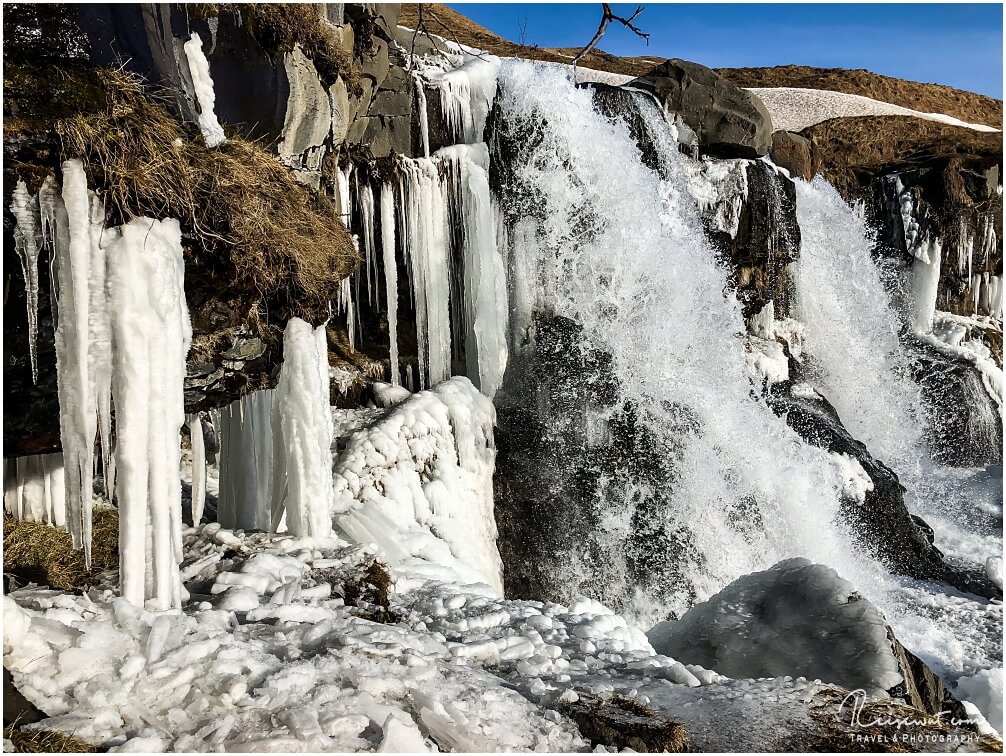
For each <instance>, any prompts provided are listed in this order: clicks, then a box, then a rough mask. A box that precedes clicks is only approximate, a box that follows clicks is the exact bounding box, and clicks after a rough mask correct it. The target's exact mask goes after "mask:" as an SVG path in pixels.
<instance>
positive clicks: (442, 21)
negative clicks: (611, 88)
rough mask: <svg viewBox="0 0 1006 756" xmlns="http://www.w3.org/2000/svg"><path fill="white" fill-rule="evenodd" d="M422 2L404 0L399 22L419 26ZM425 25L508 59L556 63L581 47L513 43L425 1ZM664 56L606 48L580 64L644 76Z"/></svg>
mask: <svg viewBox="0 0 1006 756" xmlns="http://www.w3.org/2000/svg"><path fill="white" fill-rule="evenodd" d="M419 7H420V4H419V3H402V15H401V17H400V18H399V24H401V25H402V26H406V27H408V28H409V29H415V28H417V26H418V25H419ZM422 8H423V28H424V29H425V30H426V31H428V32H429V33H430V34H436V35H438V36H440V37H443V38H444V39H447V40H450V41H452V42H458V43H460V44H462V45H468V46H469V47H477V48H479V49H481V50H485V51H486V52H489V53H492V54H493V55H499V56H501V57H507V58H525V59H526V60H546V61H551V62H553V63H570V62H572V60H573V57H574V56H575V55H576V54H577V53H578V52H579V49H570V48H563V49H555V48H549V47H538V46H536V45H521V44H518V43H516V42H510V41H509V40H506V39H503V37H501V36H499V35H498V34H495V33H493V32H491V31H489V30H488V29H486V28H485V27H484V26H480V25H479V24H477V23H475V22H474V21H472V20H471V19H470V18H466V17H465V16H463V15H461V14H460V13H458V12H457V11H455V10H452V9H451V8H448V7H447V6H446V5H435V4H431V3H423V4H422ZM587 41H588V40H586V39H585V40H584V41H583V42H584V44H586V43H587ZM663 60H664V58H655V57H646V58H620V57H618V56H617V55H611V54H610V53H606V52H604V51H603V50H596V49H595V50H591V51H590V53H588V54H587V55H586V56H584V58H583V60H582V61H581V62H580V65H581V66H583V67H584V68H593V69H595V70H597V71H610V72H611V73H618V74H626V75H628V76H641V75H642V74H644V73H646V72H648V71H649V70H650V69H652V68H653V67H654V66H655V65H657V64H658V63H661V62H662V61H663Z"/></svg>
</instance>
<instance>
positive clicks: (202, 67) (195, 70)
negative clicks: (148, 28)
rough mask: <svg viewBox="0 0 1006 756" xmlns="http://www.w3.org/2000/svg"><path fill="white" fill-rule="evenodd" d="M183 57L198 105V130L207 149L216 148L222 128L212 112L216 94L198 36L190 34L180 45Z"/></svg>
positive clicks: (221, 135)
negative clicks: (186, 63)
mask: <svg viewBox="0 0 1006 756" xmlns="http://www.w3.org/2000/svg"><path fill="white" fill-rule="evenodd" d="M182 49H183V50H185V57H186V58H188V61H189V73H190V74H191V76H192V88H193V89H194V90H195V94H196V101H197V102H198V103H199V130H200V131H202V132H203V139H205V140H206V146H207V147H216V146H217V145H218V144H221V143H222V142H223V141H224V139H225V137H224V130H223V127H221V126H220V122H219V121H218V120H217V115H216V113H215V112H214V110H213V106H214V105H215V103H216V99H217V97H216V94H215V93H214V92H213V78H212V77H211V76H210V64H209V61H207V60H206V56H205V55H203V41H202V39H200V38H199V35H198V34H196V33H195V32H192V36H191V37H189V41H188V42H186V43H185V44H184V45H182Z"/></svg>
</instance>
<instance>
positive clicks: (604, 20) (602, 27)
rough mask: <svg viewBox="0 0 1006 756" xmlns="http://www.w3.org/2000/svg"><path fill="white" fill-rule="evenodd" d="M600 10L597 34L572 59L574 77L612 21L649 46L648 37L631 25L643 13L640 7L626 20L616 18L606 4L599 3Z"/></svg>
mask: <svg viewBox="0 0 1006 756" xmlns="http://www.w3.org/2000/svg"><path fill="white" fill-rule="evenodd" d="M601 8H602V9H603V10H604V13H603V14H602V15H601V23H600V24H598V26H597V32H595V34H594V37H593V39H591V40H590V42H588V43H587V44H586V45H585V46H584V48H583V49H582V50H580V52H578V53H577V54H576V57H575V58H573V75H574V76H575V75H576V65H577V64H578V63H579V62H580V61H581V60H582V59H583V58H584V56H585V55H587V53H589V52H590V51H591V50H593V49H594V47H596V46H597V43H598V42H600V41H601V37H603V36H604V33H605V32H606V31H607V30H608V24H610V23H611V22H612V21H617V22H618V23H620V24H621V25H622V26H624V27H625V28H626V29H628V30H629V31H631V32H632V33H633V34H635V35H636V36H637V37H641V38H642V39H644V40H646V44H647V45H649V44H650V35H649V34H647V33H646V32H644V31H642V30H641V29H639V28H638V27H637V26H636V25H635V24H634V23H633V22H634V21H635V20H636V18H638V17H639V14H640V13H642V12H643V6H642V5H637V6H636V10H635V11H634V12H633V14H632V15H631V16H629V17H628V18H622V17H621V16H616V15H615V13H614V12H613V11H612V10H611V5H609V4H608V3H601Z"/></svg>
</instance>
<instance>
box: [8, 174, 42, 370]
mask: <svg viewBox="0 0 1006 756" xmlns="http://www.w3.org/2000/svg"><path fill="white" fill-rule="evenodd" d="M10 212H11V215H13V216H14V220H15V221H16V222H17V225H16V226H15V228H14V246H15V249H16V250H17V254H18V257H19V258H20V259H21V272H22V274H23V275H24V284H25V297H26V299H27V306H28V354H29V357H30V359H31V378H32V381H34V382H35V383H38V351H37V350H38V253H39V248H38V226H39V207H38V198H37V197H34V196H32V195H31V194H29V193H28V187H27V186H26V185H25V183H24V181H22V180H20V179H19V180H18V182H17V186H16V187H14V194H13V198H12V200H11V205H10Z"/></svg>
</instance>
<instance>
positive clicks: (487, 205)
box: [438, 143, 509, 399]
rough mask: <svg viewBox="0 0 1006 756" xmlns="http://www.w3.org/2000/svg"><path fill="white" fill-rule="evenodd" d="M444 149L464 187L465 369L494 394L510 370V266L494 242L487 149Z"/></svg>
mask: <svg viewBox="0 0 1006 756" xmlns="http://www.w3.org/2000/svg"><path fill="white" fill-rule="evenodd" d="M441 152H442V153H445V157H446V158H448V159H451V160H453V161H454V162H455V175H456V176H457V177H458V183H459V189H460V202H461V210H462V218H463V225H462V244H463V250H462V251H463V259H464V270H465V275H464V283H465V297H464V298H465V301H464V313H465V320H466V323H465V328H464V332H465V334H466V337H465V355H466V359H467V363H468V364H467V372H468V375H469V376H470V377H471V378H472V380H473V381H475V382H476V383H477V385H478V388H479V389H480V390H481V391H482V393H483V394H485V395H486V396H488V397H489V398H490V399H491V398H492V397H493V396H495V394H496V391H497V389H498V388H499V386H500V383H501V382H502V380H503V371H504V370H505V369H506V362H507V333H506V329H507V322H508V315H509V308H508V300H507V290H506V268H505V266H504V264H503V258H502V256H501V255H500V254H499V251H498V249H497V246H496V229H495V212H494V210H493V207H492V197H491V194H490V191H489V170H488V169H489V154H488V152H487V151H486V147H485V144H483V143H479V144H476V145H458V146H456V147H451V148H448V149H446V150H442V151H441ZM438 154H441V153H438Z"/></svg>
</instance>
